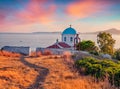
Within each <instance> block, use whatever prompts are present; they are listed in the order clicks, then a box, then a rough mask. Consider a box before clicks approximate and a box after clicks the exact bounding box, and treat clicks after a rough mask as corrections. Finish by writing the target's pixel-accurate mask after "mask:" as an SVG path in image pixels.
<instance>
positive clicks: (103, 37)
mask: <svg viewBox="0 0 120 89" xmlns="http://www.w3.org/2000/svg"><path fill="white" fill-rule="evenodd" d="M97 43H98V46H99V48H100V49H101V52H103V53H107V54H110V55H113V54H114V44H115V40H114V39H113V38H112V35H111V34H110V33H106V32H101V33H99V34H98V35H97Z"/></svg>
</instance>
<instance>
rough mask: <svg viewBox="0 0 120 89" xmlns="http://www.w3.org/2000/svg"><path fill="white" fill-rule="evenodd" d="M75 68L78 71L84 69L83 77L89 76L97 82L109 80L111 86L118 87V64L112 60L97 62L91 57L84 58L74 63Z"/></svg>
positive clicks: (119, 74) (119, 71)
mask: <svg viewBox="0 0 120 89" xmlns="http://www.w3.org/2000/svg"><path fill="white" fill-rule="evenodd" d="M75 65H76V67H77V68H78V69H79V70H80V72H81V70H82V69H84V71H82V72H84V74H85V75H91V76H93V77H95V78H96V79H97V80H98V81H99V80H101V79H102V80H104V79H105V77H107V78H108V79H109V82H110V84H111V85H115V86H116V87H120V63H119V62H113V61H112V60H107V59H106V60H98V59H95V58H92V57H86V58H83V59H81V60H77V61H76V62H75Z"/></svg>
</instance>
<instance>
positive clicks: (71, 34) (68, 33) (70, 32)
mask: <svg viewBox="0 0 120 89" xmlns="http://www.w3.org/2000/svg"><path fill="white" fill-rule="evenodd" d="M76 34H77V32H76V30H75V29H74V28H72V27H71V25H70V27H69V28H66V29H65V30H64V31H63V32H62V42H65V43H67V44H68V45H70V46H72V47H73V46H74V39H75V36H76Z"/></svg>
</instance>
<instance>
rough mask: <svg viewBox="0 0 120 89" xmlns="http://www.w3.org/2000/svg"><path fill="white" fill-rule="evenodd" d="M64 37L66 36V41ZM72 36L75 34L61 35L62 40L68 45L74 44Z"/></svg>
mask: <svg viewBox="0 0 120 89" xmlns="http://www.w3.org/2000/svg"><path fill="white" fill-rule="evenodd" d="M64 37H66V41H64ZM71 37H72V38H73V40H72V41H71V40H70V38H71ZM74 38H75V35H72V34H64V35H62V42H65V43H67V44H69V45H70V46H74Z"/></svg>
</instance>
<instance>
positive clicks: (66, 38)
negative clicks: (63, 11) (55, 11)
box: [47, 25, 80, 49]
mask: <svg viewBox="0 0 120 89" xmlns="http://www.w3.org/2000/svg"><path fill="white" fill-rule="evenodd" d="M61 36H62V37H61V38H62V39H61V42H58V40H57V41H56V43H54V44H53V45H51V46H49V47H47V48H56V49H62V48H64V49H65V48H67V49H68V48H69V49H73V48H74V47H75V45H76V44H77V43H78V42H80V38H79V36H78V34H77V32H76V30H75V29H74V28H72V27H71V25H70V27H68V28H66V29H65V30H64V31H63V32H62V33H61Z"/></svg>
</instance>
